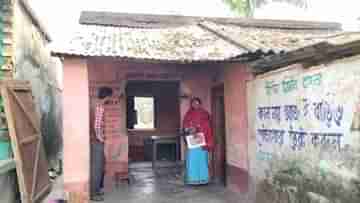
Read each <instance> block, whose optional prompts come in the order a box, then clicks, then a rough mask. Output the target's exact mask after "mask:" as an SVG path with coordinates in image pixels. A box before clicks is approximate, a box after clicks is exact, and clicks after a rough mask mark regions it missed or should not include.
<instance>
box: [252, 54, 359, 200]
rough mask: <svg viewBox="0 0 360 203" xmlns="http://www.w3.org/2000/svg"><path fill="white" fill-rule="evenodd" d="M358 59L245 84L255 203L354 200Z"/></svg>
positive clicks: (356, 192)
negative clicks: (246, 86)
mask: <svg viewBox="0 0 360 203" xmlns="http://www.w3.org/2000/svg"><path fill="white" fill-rule="evenodd" d="M359 64H360V57H359V56H357V57H352V58H347V59H343V60H338V61H335V62H332V63H330V64H326V65H320V66H317V67H312V68H309V69H303V68H302V66H301V65H293V66H291V67H287V68H285V69H282V70H279V71H276V72H270V73H268V74H265V75H264V76H260V77H258V78H256V79H255V80H254V81H252V82H249V84H248V95H249V97H248V108H249V121H250V122H249V140H250V146H251V147H250V149H249V152H250V168H251V169H250V172H251V177H252V180H253V181H255V182H256V184H257V194H258V195H257V198H258V199H257V202H292V201H290V200H294V201H300V202H314V201H315V200H316V199H317V200H321V201H322V202H346V203H350V202H354V203H355V202H359V201H360V161H359V160H360V159H359V157H360V137H359V135H360V133H359V132H360V131H359V130H360V125H359V124H360V122H359V120H360V119H359V110H360V108H359V103H360V91H359V90H360V89H359V88H358V87H357V83H358V81H359V80H360V68H359Z"/></svg>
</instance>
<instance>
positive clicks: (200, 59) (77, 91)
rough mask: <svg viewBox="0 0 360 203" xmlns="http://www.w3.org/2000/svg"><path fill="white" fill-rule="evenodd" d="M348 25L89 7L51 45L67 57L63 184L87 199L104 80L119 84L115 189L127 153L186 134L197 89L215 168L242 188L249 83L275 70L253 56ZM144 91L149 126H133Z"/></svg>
mask: <svg viewBox="0 0 360 203" xmlns="http://www.w3.org/2000/svg"><path fill="white" fill-rule="evenodd" d="M340 30H341V27H340V26H339V24H337V23H319V22H299V21H276V20H252V19H251V20H250V19H236V18H235V19H232V18H201V17H185V16H168V15H144V14H124V13H107V12H83V13H82V15H81V18H80V25H79V29H78V30H77V32H76V33H75V34H74V35H73V36H72V37H71V39H70V40H69V41H68V42H59V43H54V45H53V48H52V54H53V55H54V56H59V57H62V60H63V64H64V92H63V94H64V100H63V103H64V106H63V108H64V115H63V122H64V128H63V139H64V183H65V191H67V192H77V193H79V194H82V195H83V198H84V199H85V200H87V199H88V195H89V193H88V191H89V171H90V165H89V164H90V153H89V151H90V137H89V131H90V126H89V116H90V113H89V109H90V106H91V105H92V104H93V103H94V102H95V101H96V97H95V95H96V94H95V93H96V90H97V88H98V87H100V86H109V87H112V88H113V89H114V90H115V92H116V95H117V98H120V99H118V100H116V101H114V102H113V103H112V105H110V106H108V108H109V109H111V112H112V113H111V115H110V116H109V118H107V121H106V122H108V123H107V124H108V125H109V126H111V127H110V129H106V130H107V131H108V132H107V139H106V141H105V155H106V157H107V162H106V164H105V165H106V166H105V168H106V175H105V186H106V187H107V188H111V187H113V184H114V181H113V180H114V179H115V177H119V176H120V177H126V175H127V173H128V164H129V161H137V160H140V161H141V160H142V161H144V160H146V156H147V146H146V139H147V138H148V137H149V136H153V135H156V136H168V135H174V134H177V133H178V129H179V128H181V121H182V119H183V117H184V114H185V112H186V111H187V110H188V108H189V99H190V98H191V97H195V96H196V97H200V98H201V99H202V101H203V105H204V106H205V108H206V109H207V110H208V111H209V112H211V114H212V116H213V122H214V131H215V137H216V141H217V145H216V150H215V152H214V155H213V157H214V167H213V174H214V176H215V177H218V178H219V179H224V180H226V185H227V186H228V187H229V188H230V189H232V190H234V191H237V192H242V193H246V192H248V191H250V188H251V187H250V185H251V184H250V183H251V181H250V170H251V165H250V163H251V162H250V157H251V156H250V154H249V146H250V145H249V141H250V140H249V136H248V132H249V128H248V126H249V123H248V110H247V109H248V99H247V98H249V97H251V95H252V93H251V92H250V93H247V82H248V81H250V80H253V79H254V76H255V74H254V73H257V72H261V71H264V70H267V69H266V67H265V68H264V69H262V70H260V71H259V70H258V69H253V68H251V66H250V65H249V64H250V62H254V61H256V60H258V59H262V58H264V57H265V58H266V57H267V56H282V55H283V54H286V53H287V52H290V51H293V50H297V49H299V48H302V47H304V46H308V45H312V44H316V43H318V42H321V41H325V40H326V39H327V37H329V36H331V35H334V34H336V33H340ZM254 70H255V72H254ZM137 98H150V99H149V100H148V102H147V103H146V102H145V103H146V105H153V106H154V108H152V109H154V110H153V113H150V114H152V115H153V117H152V118H150V120H153V121H154V122H152V123H151V122H150V123H151V124H150V128H145V129H144V128H141V127H140V128H137V127H136V126H134V125H133V124H134V122H132V121H133V119H132V117H133V115H132V114H131V113H129V112H133V110H134V106H135V108H136V106H137V104H136V103H141V102H140V100H137ZM147 115H149V114H147ZM141 117H142V118H143V120H144V123H146V121H145V120H149V118H145V117H146V116H141V115H140V114H138V116H137V121H138V123H139V122H140V123H141V122H142V121H139V120H141ZM150 117H151V116H150ZM250 138H251V137H250ZM225 143H226V144H225ZM164 153H165V154H166V152H164Z"/></svg>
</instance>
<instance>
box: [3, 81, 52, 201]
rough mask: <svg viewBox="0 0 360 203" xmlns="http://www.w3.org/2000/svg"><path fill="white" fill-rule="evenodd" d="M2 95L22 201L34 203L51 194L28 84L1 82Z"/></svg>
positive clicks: (38, 122)
mask: <svg viewBox="0 0 360 203" xmlns="http://www.w3.org/2000/svg"><path fill="white" fill-rule="evenodd" d="M0 85H1V95H2V97H3V100H4V104H5V113H6V117H7V121H8V126H9V134H10V138H11V143H12V147H13V152H14V158H15V160H16V171H17V175H18V181H19V187H20V192H21V200H22V202H23V203H37V202H40V201H41V197H43V196H44V195H45V194H46V193H47V192H48V191H49V190H50V179H49V175H48V163H47V159H46V155H45V150H44V147H43V142H42V136H41V133H40V119H39V116H38V114H37V112H36V109H35V104H34V101H33V97H32V92H31V88H30V84H29V83H27V82H20V81H4V82H1V84H0Z"/></svg>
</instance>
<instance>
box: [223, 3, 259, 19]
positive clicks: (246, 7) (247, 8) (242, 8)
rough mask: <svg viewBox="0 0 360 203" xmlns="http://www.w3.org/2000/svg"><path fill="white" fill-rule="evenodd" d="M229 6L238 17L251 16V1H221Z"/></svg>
mask: <svg viewBox="0 0 360 203" xmlns="http://www.w3.org/2000/svg"><path fill="white" fill-rule="evenodd" d="M223 1H224V2H225V3H226V4H227V5H229V6H230V8H231V10H233V11H234V12H235V13H237V14H238V15H240V16H246V17H250V16H251V15H252V9H251V0H223Z"/></svg>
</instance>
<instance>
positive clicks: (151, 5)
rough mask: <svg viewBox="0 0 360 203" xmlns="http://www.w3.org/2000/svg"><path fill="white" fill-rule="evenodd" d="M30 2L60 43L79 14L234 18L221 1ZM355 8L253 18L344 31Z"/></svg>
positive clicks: (336, 6) (349, 1) (262, 13)
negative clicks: (329, 25) (334, 25)
mask: <svg viewBox="0 0 360 203" xmlns="http://www.w3.org/2000/svg"><path fill="white" fill-rule="evenodd" d="M31 2H32V7H33V8H34V10H35V11H36V12H37V14H38V16H39V17H40V18H41V19H42V20H43V22H44V24H45V25H46V26H47V27H48V29H49V31H50V33H51V35H52V36H53V38H54V39H55V40H61V39H63V38H64V37H66V36H67V35H69V34H71V32H72V31H73V30H74V29H75V27H76V25H77V22H78V19H79V15H80V12H81V11H82V10H96V11H113V12H128V13H156V14H179V15H193V16H225V17H226V16H228V17H229V16H234V14H233V13H232V12H231V11H230V9H229V8H228V7H227V6H226V5H225V4H223V3H222V0H101V1H100V0H61V1H52V0H32V1H31ZM345 2H346V3H345ZM359 8H360V0H310V9H309V10H308V11H303V10H301V9H296V8H294V7H292V6H288V5H285V4H281V3H274V4H272V5H271V6H267V7H266V8H262V9H260V10H257V12H256V13H255V15H256V16H255V17H257V18H274V19H298V20H313V21H337V22H341V23H343V25H344V28H345V29H353V28H355V27H356V28H359V27H358V26H357V25H358V24H356V23H357V22H356V18H357V17H360V13H359V12H358V10H359ZM355 25H356V26H355Z"/></svg>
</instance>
